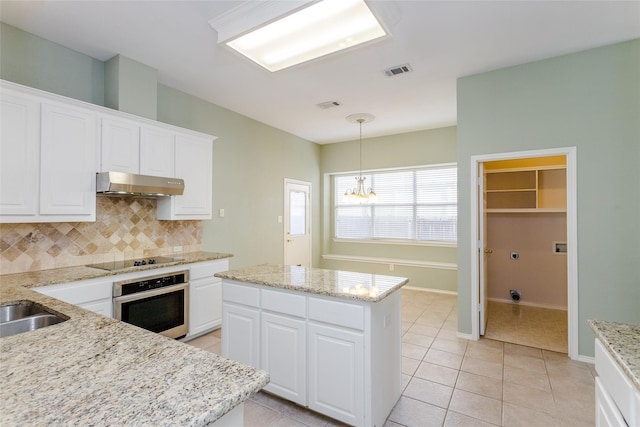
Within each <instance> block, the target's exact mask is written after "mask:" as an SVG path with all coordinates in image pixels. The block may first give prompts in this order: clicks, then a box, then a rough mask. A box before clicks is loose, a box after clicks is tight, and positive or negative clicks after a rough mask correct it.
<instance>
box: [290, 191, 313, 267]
mask: <svg viewBox="0 0 640 427" xmlns="http://www.w3.org/2000/svg"><path fill="white" fill-rule="evenodd" d="M284 212H285V215H284V264H285V265H299V266H303V267H311V183H309V182H303V181H294V180H290V179H285V181H284Z"/></svg>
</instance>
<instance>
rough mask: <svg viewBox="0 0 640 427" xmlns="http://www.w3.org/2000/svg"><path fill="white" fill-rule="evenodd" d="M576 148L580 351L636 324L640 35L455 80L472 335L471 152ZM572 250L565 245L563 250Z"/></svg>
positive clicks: (462, 306)
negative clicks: (602, 326) (616, 328)
mask: <svg viewBox="0 0 640 427" xmlns="http://www.w3.org/2000/svg"><path fill="white" fill-rule="evenodd" d="M569 146H575V147H577V148H576V149H577V203H578V210H577V220H578V222H577V230H578V248H577V251H578V252H577V255H578V305H579V310H578V317H579V348H578V351H579V354H580V355H583V356H593V354H594V349H593V338H594V336H593V333H592V332H591V330H590V329H589V326H588V325H587V320H588V319H604V320H611V321H621V322H631V323H636V324H638V323H640V311H639V310H638V303H639V302H640V281H639V277H640V276H639V273H638V271H639V270H638V259H640V40H634V41H630V42H625V43H619V44H615V45H611V46H606V47H601V48H597V49H592V50H588V51H583V52H578V53H575V54H571V55H565V56H561V57H557V58H551V59H547V60H543V61H538V62H533V63H529V64H524V65H520V66H516V67H511V68H507V69H502V70H497V71H493V72H488V73H483V74H479V75H475V76H470V77H464V78H461V79H459V80H458V209H459V211H458V219H459V222H458V232H459V236H458V249H459V251H458V320H459V322H458V323H459V326H458V327H459V330H460V332H463V333H471V285H470V280H471V278H470V258H469V253H470V248H471V244H472V239H471V236H470V219H471V215H473V212H471V207H470V205H471V200H470V190H471V189H470V171H471V161H470V158H471V156H473V155H479V154H490V153H500V152H512V151H525V150H535V149H543V148H554V147H569ZM570 250H571V249H570Z"/></svg>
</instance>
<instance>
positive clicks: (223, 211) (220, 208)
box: [219, 208, 224, 218]
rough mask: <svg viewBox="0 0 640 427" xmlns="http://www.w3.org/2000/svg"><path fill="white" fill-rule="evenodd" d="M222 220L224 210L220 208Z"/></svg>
mask: <svg viewBox="0 0 640 427" xmlns="http://www.w3.org/2000/svg"><path fill="white" fill-rule="evenodd" d="M219 214H220V218H224V209H222V208H220V212H219Z"/></svg>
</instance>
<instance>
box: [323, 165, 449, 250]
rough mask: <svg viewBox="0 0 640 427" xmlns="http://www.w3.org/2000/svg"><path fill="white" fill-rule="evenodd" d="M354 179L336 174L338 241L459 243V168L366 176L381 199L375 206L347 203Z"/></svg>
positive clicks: (423, 168)
mask: <svg viewBox="0 0 640 427" xmlns="http://www.w3.org/2000/svg"><path fill="white" fill-rule="evenodd" d="M356 176H357V175H355V174H352V175H335V176H334V192H335V194H334V206H335V216H334V220H335V237H336V238H339V239H360V240H362V239H390V240H414V241H424V242H427V241H433V242H456V240H457V234H458V233H457V231H458V230H457V215H458V206H457V196H458V193H457V185H458V184H457V170H456V165H450V164H449V165H437V166H428V167H422V168H413V169H402V170H391V171H380V172H375V171H374V172H370V173H368V174H365V175H364V176H365V177H366V180H365V183H366V184H367V187H371V188H373V189H374V191H375V192H376V194H377V196H378V198H377V201H376V202H375V203H363V204H359V203H358V202H349V201H348V200H345V199H344V193H345V191H346V190H347V189H349V188H353V187H354V186H355V184H356V179H355V178H356Z"/></svg>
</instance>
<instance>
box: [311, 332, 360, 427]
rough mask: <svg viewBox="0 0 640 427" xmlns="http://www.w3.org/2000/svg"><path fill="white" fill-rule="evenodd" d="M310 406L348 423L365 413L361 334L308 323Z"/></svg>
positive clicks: (355, 421)
mask: <svg viewBox="0 0 640 427" xmlns="http://www.w3.org/2000/svg"><path fill="white" fill-rule="evenodd" d="M308 369H309V408H310V409H313V410H314V411H317V412H321V413H323V414H326V415H328V416H330V417H332V418H335V419H337V420H340V421H342V422H345V423H348V424H351V425H362V423H361V420H362V419H363V415H364V396H365V393H364V335H363V333H361V332H360V333H356V332H353V331H349V330H345V329H343V328H338V327H335V326H328V325H321V324H317V323H309V360H308Z"/></svg>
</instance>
